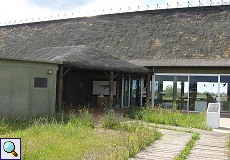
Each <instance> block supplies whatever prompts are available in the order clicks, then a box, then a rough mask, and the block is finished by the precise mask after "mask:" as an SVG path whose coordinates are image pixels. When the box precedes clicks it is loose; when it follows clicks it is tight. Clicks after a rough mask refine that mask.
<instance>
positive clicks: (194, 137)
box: [174, 132, 200, 160]
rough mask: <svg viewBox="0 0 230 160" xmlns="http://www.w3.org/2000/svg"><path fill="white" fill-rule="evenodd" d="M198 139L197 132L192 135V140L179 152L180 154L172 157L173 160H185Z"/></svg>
mask: <svg viewBox="0 0 230 160" xmlns="http://www.w3.org/2000/svg"><path fill="white" fill-rule="evenodd" d="M198 139H200V134H199V133H197V132H194V133H193V135H192V138H191V139H190V140H189V142H188V143H187V144H186V146H185V147H184V149H183V150H181V152H180V153H179V154H178V155H177V156H176V157H174V160H185V159H186V158H187V156H188V155H189V154H190V152H191V150H192V148H193V147H194V145H195V143H196V141H197V140H198Z"/></svg>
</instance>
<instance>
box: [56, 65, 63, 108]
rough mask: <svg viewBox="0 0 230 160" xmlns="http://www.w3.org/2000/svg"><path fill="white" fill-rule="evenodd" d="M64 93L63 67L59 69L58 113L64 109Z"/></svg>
mask: <svg viewBox="0 0 230 160" xmlns="http://www.w3.org/2000/svg"><path fill="white" fill-rule="evenodd" d="M62 92H63V66H60V67H59V70H58V93H57V94H58V96H57V98H58V100H57V103H58V104H57V106H58V112H61V107H62Z"/></svg>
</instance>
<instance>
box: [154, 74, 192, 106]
mask: <svg viewBox="0 0 230 160" xmlns="http://www.w3.org/2000/svg"><path fill="white" fill-rule="evenodd" d="M155 79H156V80H155V86H154V87H155V88H154V89H155V95H154V103H155V105H157V104H160V105H162V106H163V107H165V108H172V107H173V106H174V107H176V108H177V109H185V110H187V103H188V76H164V75H162V76H161V75H159V76H156V77H155Z"/></svg>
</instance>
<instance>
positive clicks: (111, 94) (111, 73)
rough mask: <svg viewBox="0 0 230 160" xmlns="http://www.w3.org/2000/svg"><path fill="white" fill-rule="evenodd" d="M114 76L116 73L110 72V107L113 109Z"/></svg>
mask: <svg viewBox="0 0 230 160" xmlns="http://www.w3.org/2000/svg"><path fill="white" fill-rule="evenodd" d="M113 76H114V73H113V72H110V76H109V106H110V107H111V108H112V107H113Z"/></svg>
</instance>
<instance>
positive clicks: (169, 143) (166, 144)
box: [131, 129, 192, 160]
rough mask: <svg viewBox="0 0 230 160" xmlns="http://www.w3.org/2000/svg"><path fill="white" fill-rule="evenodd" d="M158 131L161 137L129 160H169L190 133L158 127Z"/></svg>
mask: <svg viewBox="0 0 230 160" xmlns="http://www.w3.org/2000/svg"><path fill="white" fill-rule="evenodd" d="M159 131H160V132H161V133H163V134H164V135H163V136H162V138H161V139H160V140H158V141H156V142H155V143H153V144H151V145H150V146H149V147H147V148H146V149H145V150H143V151H142V152H140V153H139V154H137V155H136V156H135V157H134V158H131V160H138V159H145V160H150V159H151V160H154V159H156V160H160V159H161V160H171V159H173V157H175V156H176V155H177V154H178V153H180V151H181V150H182V149H183V148H184V146H185V144H186V143H187V142H188V141H189V140H190V138H191V135H192V134H191V133H186V132H176V131H172V130H166V129H159Z"/></svg>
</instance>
